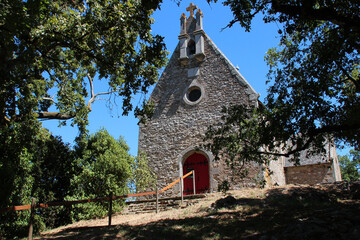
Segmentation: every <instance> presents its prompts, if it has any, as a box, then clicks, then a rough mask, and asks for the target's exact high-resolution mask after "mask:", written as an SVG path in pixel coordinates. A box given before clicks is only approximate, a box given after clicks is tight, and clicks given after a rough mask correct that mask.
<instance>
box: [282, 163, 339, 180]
mask: <svg viewBox="0 0 360 240" xmlns="http://www.w3.org/2000/svg"><path fill="white" fill-rule="evenodd" d="M285 176H286V184H310V185H313V184H317V183H332V182H334V178H333V169H332V164H331V163H322V164H317V165H304V166H296V167H286V168H285Z"/></svg>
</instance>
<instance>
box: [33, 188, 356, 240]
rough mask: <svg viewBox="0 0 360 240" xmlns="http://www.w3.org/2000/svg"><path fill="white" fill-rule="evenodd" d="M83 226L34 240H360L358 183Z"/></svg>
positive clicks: (257, 194)
mask: <svg viewBox="0 0 360 240" xmlns="http://www.w3.org/2000/svg"><path fill="white" fill-rule="evenodd" d="M107 221H108V220H107V219H101V220H91V221H81V222H78V223H75V224H72V225H69V226H66V227H61V228H58V229H54V230H52V231H49V232H45V233H42V235H41V236H40V237H38V238H35V239H87V240H89V239H174V240H175V239H262V240H266V239H269V240H275V239H292V240H297V239H299V240H300V239H327V240H328V239H346V240H351V239H354V240H355V239H356V240H358V239H360V181H357V182H353V183H346V182H341V183H336V184H326V185H316V186H292V185H290V186H286V187H275V188H269V189H244V190H241V191H231V192H229V194H228V195H227V196H224V195H222V194H221V193H213V194H209V195H208V197H207V198H205V199H203V200H201V201H200V202H199V203H196V204H194V205H191V206H188V207H186V208H181V209H176V210H171V211H166V212H160V213H158V214H155V213H146V214H136V215H116V216H115V217H114V218H113V220H112V222H113V226H111V227H107V226H106V225H107Z"/></svg>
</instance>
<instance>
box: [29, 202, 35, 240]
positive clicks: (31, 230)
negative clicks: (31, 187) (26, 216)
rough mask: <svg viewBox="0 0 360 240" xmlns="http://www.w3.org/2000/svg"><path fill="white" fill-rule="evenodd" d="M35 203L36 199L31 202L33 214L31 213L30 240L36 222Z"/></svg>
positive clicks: (30, 239)
mask: <svg viewBox="0 0 360 240" xmlns="http://www.w3.org/2000/svg"><path fill="white" fill-rule="evenodd" d="M35 202H36V199H35V198H33V199H32V200H31V212H30V220H29V235H28V240H32V234H33V222H34V215H35Z"/></svg>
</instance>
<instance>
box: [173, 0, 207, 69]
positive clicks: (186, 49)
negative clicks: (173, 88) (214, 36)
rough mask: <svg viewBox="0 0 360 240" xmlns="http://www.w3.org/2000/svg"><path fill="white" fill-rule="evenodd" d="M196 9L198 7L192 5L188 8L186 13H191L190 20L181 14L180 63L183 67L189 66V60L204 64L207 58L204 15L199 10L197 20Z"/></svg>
mask: <svg viewBox="0 0 360 240" xmlns="http://www.w3.org/2000/svg"><path fill="white" fill-rule="evenodd" d="M195 9H197V6H196V5H193V4H192V3H190V5H189V7H187V8H186V11H189V12H190V16H189V18H187V17H186V15H185V13H183V14H181V17H180V35H179V44H180V58H179V61H180V63H181V65H183V66H186V65H187V64H189V60H190V59H192V58H194V59H195V60H196V61H198V62H202V61H203V60H204V58H205V53H204V35H205V32H204V30H203V13H202V12H201V10H200V9H198V10H197V12H196V14H195V17H196V18H195V17H194V11H195Z"/></svg>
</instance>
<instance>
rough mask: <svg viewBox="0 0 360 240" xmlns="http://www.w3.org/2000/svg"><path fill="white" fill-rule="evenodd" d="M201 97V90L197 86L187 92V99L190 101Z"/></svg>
mask: <svg viewBox="0 0 360 240" xmlns="http://www.w3.org/2000/svg"><path fill="white" fill-rule="evenodd" d="M200 97H201V90H200V89H199V88H194V89H192V90H190V92H189V94H188V99H189V101H190V102H196V101H197V100H199V99H200Z"/></svg>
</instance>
